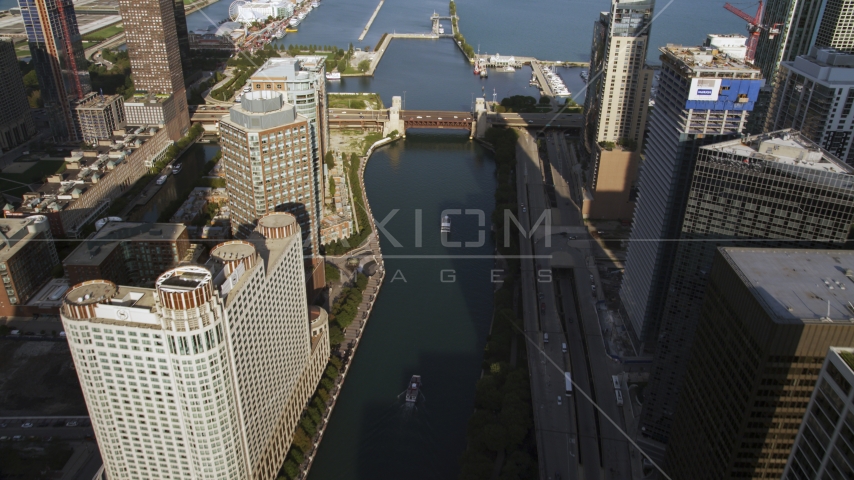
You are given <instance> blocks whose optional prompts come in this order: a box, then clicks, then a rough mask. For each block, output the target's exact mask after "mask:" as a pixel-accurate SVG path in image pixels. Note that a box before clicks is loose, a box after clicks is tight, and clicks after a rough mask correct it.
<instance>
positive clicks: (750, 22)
mask: <svg viewBox="0 0 854 480" xmlns="http://www.w3.org/2000/svg"><path fill="white" fill-rule="evenodd" d="M724 8H725V9H727V10H729V11H730V12H732V13H734V14H736V15H738V16H739V17H740V18H741V19H742V20H744V21H745V22H747V33H748V34H750V36H749V37H748V38H747V54H746V55H745V57H744V58H745V59H746V60H747V61H748V62H751V63H752V62H753V57H754V55H756V45H757V44H758V43H759V34H760V33H762V31H763V30H767V31H768V38H769V39H773V38H774V37H776V36H777V34H778V33H780V24H779V23H775V24H774V25H773V26H771V27H770V28H769V27H768V25H763V24H762V2H761V1H760V2H759V8H758V9H757V10H756V15H755V16H753V17H751V16H750V15H748V14H747V13H744V12H743V11H741V10H739V9H738V8H736V7H734V6H732V5H731V4H729V3H726V4H724Z"/></svg>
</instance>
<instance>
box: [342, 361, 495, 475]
mask: <svg viewBox="0 0 854 480" xmlns="http://www.w3.org/2000/svg"><path fill="white" fill-rule="evenodd" d="M479 361H480V354H479V353H477V354H474V353H472V354H468V355H448V354H446V353H425V354H423V355H421V356H420V358H419V361H418V363H417V364H416V365H415V366H413V367H412V371H418V372H421V375H422V378H427V379H430V380H431V381H432V383H426V382H425V383H424V384H423V385H422V389H421V391H422V393H423V395H422V396H420V398H419V399H418V402H417V403H415V404H408V403H406V401H405V400H404V398H403V395H401V396H400V398H393V400H392V402H391V403H385V404H384V403H382V402H378V401H377V402H371V403H369V404H367V405H365V406H364V408H363V410H362V416H363V419H364V423H365V427H364V429H363V430H362V431H361V432H360V433H359V435H358V436H357V437H356V441H357V444H358V466H357V472H358V473H357V477H356V478H359V479H377V478H389V479H393V478H406V479H412V480H422V479H423V480H428V479H431V480H432V479H443V480H444V479H454V478H456V477H457V475H458V473H459V456H460V455H461V454H462V450H463V448H464V447H465V443H464V438H463V442H460V441H459V438H458V437H459V433H460V432H449V427H450V428H454V429H455V430H459V431H461V432H462V433H463V434H464V432H465V426H466V421H467V420H468V418H467V416H468V414H470V413H471V409H472V408H473V407H472V402H473V392H474V384H473V383H472V380H471V378H470V375H468V374H466V373H461V374H459V375H456V376H455V375H453V373H452V372H453V371H455V370H465V369H466V367H470V366H471V365H473V364H479ZM449 375H451V377H449ZM404 377H405V378H404ZM475 378H477V377H475ZM400 380H401V382H400V383H399V384H400V385H401V386H406V384H407V382H408V381H409V375H408V374H406V375H404V374H401V375H400ZM449 384H453V385H463V386H464V389H465V390H468V391H466V392H459V393H465V395H460V394H457V393H456V392H454V391H453V390H450V389H448V388H447V386H446V385H449ZM467 397H472V398H467ZM454 403H456V404H459V405H458V406H459V407H463V406H465V408H464V409H462V410H464V411H465V412H467V413H466V415H465V417H466V418H464V419H463V420H462V421H457V422H455V423H454V424H451V422H450V421H449V419H448V418H447V417H448V415H449V414H451V413H452V412H450V411H449V410H448V409H447V407H445V405H448V404H454ZM449 434H450V435H449Z"/></svg>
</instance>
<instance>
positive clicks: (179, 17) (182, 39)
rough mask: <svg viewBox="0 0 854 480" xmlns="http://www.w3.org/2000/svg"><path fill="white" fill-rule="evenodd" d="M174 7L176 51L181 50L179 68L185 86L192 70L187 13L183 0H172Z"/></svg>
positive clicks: (187, 84) (189, 80)
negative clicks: (176, 38)
mask: <svg viewBox="0 0 854 480" xmlns="http://www.w3.org/2000/svg"><path fill="white" fill-rule="evenodd" d="M173 1H174V3H173V5H174V8H175V33H176V34H177V35H178V51H179V52H181V68H182V70H183V74H184V82H185V83H186V85H185V86H189V84H190V82H191V81H192V80H191V79H190V73H191V72H192V70H193V63H192V59H193V57H191V56H190V32H189V31H188V30H187V14H186V12H185V11H184V0H173Z"/></svg>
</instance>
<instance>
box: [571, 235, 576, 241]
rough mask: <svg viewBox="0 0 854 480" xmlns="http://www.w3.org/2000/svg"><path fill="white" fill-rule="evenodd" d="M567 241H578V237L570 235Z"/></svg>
mask: <svg viewBox="0 0 854 480" xmlns="http://www.w3.org/2000/svg"><path fill="white" fill-rule="evenodd" d="M569 239H570V240H576V239H578V237H576V236H575V235H570V236H569Z"/></svg>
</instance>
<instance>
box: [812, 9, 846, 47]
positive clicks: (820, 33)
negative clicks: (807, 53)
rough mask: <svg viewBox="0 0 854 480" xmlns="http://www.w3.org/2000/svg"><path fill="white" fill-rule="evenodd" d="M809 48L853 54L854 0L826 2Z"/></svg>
mask: <svg viewBox="0 0 854 480" xmlns="http://www.w3.org/2000/svg"><path fill="white" fill-rule="evenodd" d="M811 46H816V47H830V48H834V49H836V50H839V51H841V52H846V53H854V0H826V3H825V5H824V11H823V12H822V15H821V20H820V21H819V24H818V29H817V30H816V32H815V37H814V40H813V43H812V45H811Z"/></svg>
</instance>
